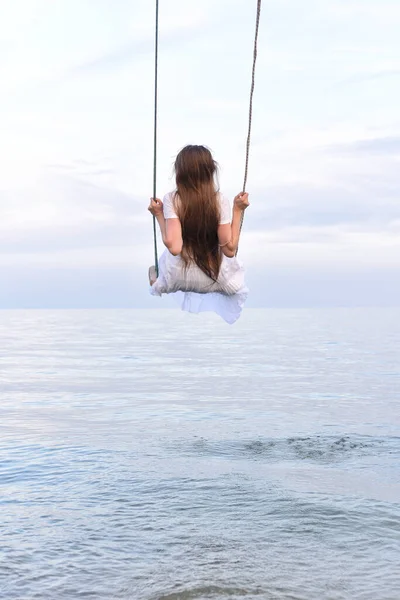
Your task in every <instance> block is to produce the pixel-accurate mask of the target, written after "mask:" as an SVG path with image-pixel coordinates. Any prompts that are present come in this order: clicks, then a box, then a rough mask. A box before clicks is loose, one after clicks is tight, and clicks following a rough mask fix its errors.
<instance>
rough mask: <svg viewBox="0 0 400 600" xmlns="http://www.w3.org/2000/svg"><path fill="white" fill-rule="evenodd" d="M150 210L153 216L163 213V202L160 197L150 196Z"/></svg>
mask: <svg viewBox="0 0 400 600" xmlns="http://www.w3.org/2000/svg"><path fill="white" fill-rule="evenodd" d="M148 210H149V211H150V212H151V214H152V215H153V217H158V216H159V215H162V214H163V203H162V202H161V200H160V199H159V198H150V204H149V208H148Z"/></svg>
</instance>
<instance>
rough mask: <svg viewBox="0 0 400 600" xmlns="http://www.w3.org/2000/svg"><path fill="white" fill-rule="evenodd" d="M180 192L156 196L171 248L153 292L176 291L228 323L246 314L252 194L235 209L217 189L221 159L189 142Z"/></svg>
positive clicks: (196, 308) (189, 305)
mask: <svg viewBox="0 0 400 600" xmlns="http://www.w3.org/2000/svg"><path fill="white" fill-rule="evenodd" d="M175 175H176V190H175V191H174V192H171V193H169V194H167V195H166V196H164V200H163V202H161V200H159V199H158V198H152V199H151V201H150V206H149V211H150V212H151V214H152V215H153V216H154V217H155V218H156V219H157V221H158V224H159V226H160V230H161V235H162V240H163V242H164V245H165V246H166V250H165V252H164V253H163V254H162V255H161V257H160V261H159V273H158V277H157V274H156V269H155V267H154V266H153V267H150V269H149V280H150V286H151V288H150V292H151V294H152V295H154V296H161V295H162V294H173V295H174V296H175V297H176V299H177V300H178V304H180V306H181V308H182V309H183V310H187V311H189V312H196V313H198V312H201V311H205V310H212V311H214V312H216V313H217V314H219V315H220V316H221V317H222V318H223V319H224V320H225V321H226V322H227V323H234V322H235V321H236V320H237V319H238V318H239V316H240V313H241V311H242V308H243V305H244V303H245V301H246V298H247V294H248V290H247V288H246V286H245V283H244V270H243V267H242V265H241V264H240V263H239V261H238V260H237V258H236V251H237V248H238V245H239V237H240V227H241V220H242V215H243V212H244V211H245V210H246V208H247V207H248V206H249V200H248V194H247V193H240V194H238V195H237V196H236V197H235V199H234V202H233V211H232V212H231V209H230V205H229V201H228V200H227V199H226V198H225V197H224V196H222V195H221V194H220V193H219V191H218V187H217V163H216V162H215V161H214V159H213V157H212V155H211V152H210V150H208V148H206V147H204V146H186V147H185V148H183V150H181V151H180V152H179V154H178V156H177V157H176V161H175Z"/></svg>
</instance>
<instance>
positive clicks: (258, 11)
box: [236, 0, 261, 254]
mask: <svg viewBox="0 0 400 600" xmlns="http://www.w3.org/2000/svg"><path fill="white" fill-rule="evenodd" d="M260 15H261V0H257V17H256V31H255V34H254V48H253V68H252V71H251V87H250V102H249V126H248V131H247V141H246V161H245V167H244V180H243V192H245V191H246V185H247V174H248V170H249V156H250V141H251V125H252V121H253V95H254V85H255V75H256V62H257V42H258V29H259V26H260ZM243 221H244V212H243V213H242V216H241V219H240V231H242V227H243ZM236 254H237V251H236Z"/></svg>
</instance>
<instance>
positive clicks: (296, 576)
mask: <svg viewBox="0 0 400 600" xmlns="http://www.w3.org/2000/svg"><path fill="white" fill-rule="evenodd" d="M0 337H1V340H2V344H1V348H0V358H1V380H0V386H1V387H0V392H1V402H0V460H1V462H0V491H1V495H0V510H1V529H0V597H1V598H5V599H7V600H13V599H21V600H22V599H23V600H25V599H26V600H28V599H33V598H39V599H43V600H47V599H49V600H50V599H51V600H55V599H57V600H58V599H59V600H64V599H65V600H73V599H75V598H89V599H93V600H103V599H110V598H118V599H138V600H139V599H140V600H161V599H163V600H184V599H185V600H186V599H187V600H188V599H202V600H206V599H213V600H214V599H215V600H219V599H223V598H231V599H239V598H245V599H247V600H251V599H253V598H254V599H266V600H275V599H277V600H281V599H282V600H283V599H285V600H289V599H291V600H314V599H315V600H322V599H327V600H336V599H337V600H339V599H349V600H350V599H359V600H399V598H400V592H399V590H400V409H399V395H400V392H399V390H400V311H399V310H395V309H393V310H387V309H385V310H367V309H351V310H344V309H343V310H342V309H336V310H309V311H308V310H299V311H292V310H282V311H279V310H265V311H263V310H253V311H252V310H247V311H246V312H245V313H244V315H243V317H242V318H241V320H240V321H239V322H238V323H237V325H235V326H233V327H229V326H227V325H225V324H224V323H223V322H221V321H219V320H218V318H217V317H214V316H213V315H200V316H193V315H186V314H183V313H180V312H177V311H172V310H171V311H155V310H154V311H15V312H13V311H2V312H0Z"/></svg>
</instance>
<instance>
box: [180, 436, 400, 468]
mask: <svg viewBox="0 0 400 600" xmlns="http://www.w3.org/2000/svg"><path fill="white" fill-rule="evenodd" d="M174 450H176V448H175V449H174ZM181 451H183V452H186V453H188V454H196V455H204V456H221V457H223V456H225V457H227V458H229V459H243V458H246V459H254V460H266V461H271V462H276V461H292V460H303V461H311V462H318V463H335V462H341V461H344V460H347V459H350V458H352V457H354V456H365V455H374V454H376V453H378V452H379V453H390V454H393V453H399V454H400V439H399V438H376V437H369V436H355V435H342V436H324V435H314V436H304V437H288V438H281V439H279V438H278V439H272V438H267V439H260V438H258V439H255V440H240V441H233V440H221V441H214V440H206V439H204V438H202V439H199V440H196V441H195V442H194V443H193V444H191V445H190V446H189V447H188V446H187V442H186V448H183V449H182V448H181Z"/></svg>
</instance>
